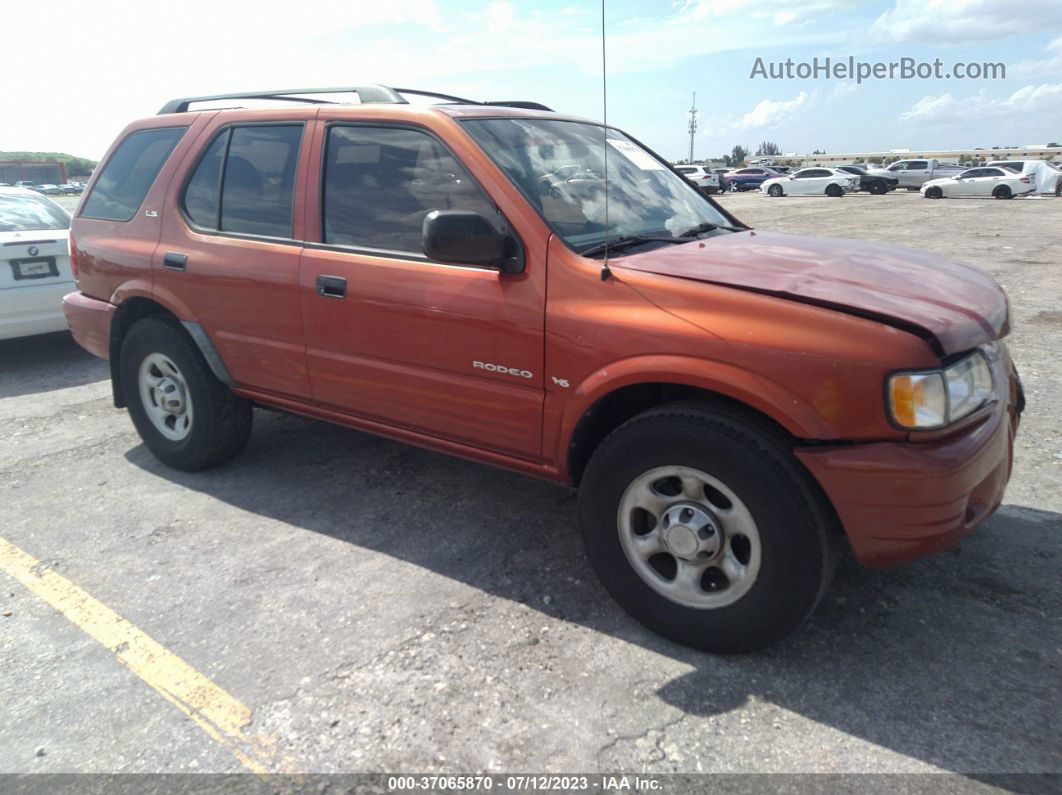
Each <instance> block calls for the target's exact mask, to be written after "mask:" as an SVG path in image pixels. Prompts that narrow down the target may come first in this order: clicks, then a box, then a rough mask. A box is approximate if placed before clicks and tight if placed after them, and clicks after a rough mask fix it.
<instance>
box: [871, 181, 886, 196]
mask: <svg viewBox="0 0 1062 795" xmlns="http://www.w3.org/2000/svg"><path fill="white" fill-rule="evenodd" d="M868 190H869V191H870V193H871V194H873V195H874V196H884V195H885V194H886V193H888V192H889V188H888V186H887V185H886V184H885V183H884V182H874V183H872V184H871V186H870V188H868Z"/></svg>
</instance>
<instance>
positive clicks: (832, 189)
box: [826, 185, 844, 198]
mask: <svg viewBox="0 0 1062 795" xmlns="http://www.w3.org/2000/svg"><path fill="white" fill-rule="evenodd" d="M826 195H827V196H832V197H833V198H837V197H838V196H844V191H843V190H841V186H840V185H827V186H826Z"/></svg>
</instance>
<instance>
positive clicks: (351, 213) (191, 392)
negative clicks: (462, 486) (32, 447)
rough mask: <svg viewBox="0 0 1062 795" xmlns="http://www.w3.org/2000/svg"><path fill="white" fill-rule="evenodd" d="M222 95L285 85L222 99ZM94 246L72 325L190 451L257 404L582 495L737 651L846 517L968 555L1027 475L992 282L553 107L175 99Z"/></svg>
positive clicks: (84, 212) (858, 548)
mask: <svg viewBox="0 0 1062 795" xmlns="http://www.w3.org/2000/svg"><path fill="white" fill-rule="evenodd" d="M340 92H352V93H354V94H356V95H357V97H358V99H359V102H357V103H354V102H341V101H327V100H326V98H327V97H329V96H331V97H336V96H337V95H338V94H339V93H340ZM411 94H416V95H422V96H427V97H428V98H430V99H432V100H435V104H427V103H423V102H422V103H421V104H410V103H408V102H407V101H406V99H405V96H408V95H411ZM219 99H220V100H226V101H229V103H230V104H231V101H232V100H234V99H235V100H239V99H256V100H277V101H275V102H261V103H259V104H264V105H266V106H267V107H266V108H265V109H243V108H238V109H231V108H230V109H221V110H219V109H204V110H198V111H195V110H191V109H190V107H191V106H192V105H194V104H196V103H202V102H203V101H205V100H219ZM71 250H72V261H73V266H74V269H75V274H76V277H77V279H78V292H74V293H71V294H70V295H68V296H66V298H65V299H64V305H65V309H66V314H67V318H68V320H69V324H70V328H71V330H72V331H73V334H74V336H75V337H76V339H77V340H78V342H80V343H81V345H83V346H84V347H85V348H87V349H88V350H89V351H91V352H92V353H94V354H96V355H98V356H101V357H103V358H106V359H109V360H110V363H111V378H112V383H113V390H114V402H115V405H116V406H119V407H122V406H124V407H127V408H128V410H129V413H130V415H131V417H132V420H133V423H134V424H135V425H136V428H137V430H138V431H139V433H140V435H141V437H142V438H143V440H144V443H145V444H146V445H147V447H148V448H149V449H150V450H151V451H152V452H153V453H154V454H155V455H156V456H157V457H158V458H159V459H161V460H162V461H163V462H165V463H166V464H169V465H170V466H173V467H176V468H178V469H186V470H195V469H202V468H204V467H210V466H216V465H217V464H220V463H222V462H223V461H226V460H227V459H229V458H231V457H232V456H234V455H236V453H237V452H239V450H240V449H241V448H242V447H243V445H244V444H245V442H246V441H247V437H248V434H249V433H250V432H251V420H252V407H253V406H254V404H256V403H257V404H262V405H268V406H271V407H274V408H279V409H284V410H287V411H291V412H295V413H298V414H303V415H306V416H310V417H316V418H319V419H323V420H328V421H331V422H335V423H339V424H342V425H347V426H350V427H353V428H358V429H361V430H365V431H370V432H372V433H378V434H382V435H385V436H389V437H392V438H395V439H399V440H402V441H405V442H409V443H412V444H417V445H421V446H424V447H429V448H432V449H436V450H442V451H444V452H448V453H452V454H454V455H458V456H463V457H465V458H470V459H474V460H476V461H481V462H484V463H488V464H493V465H496V466H502V467H506V468H509V469H512V470H516V471H518V472H523V473H526V474H528V475H534V476H537V477H541V478H547V479H549V480H554V481H559V482H562V483H568V484H572V485H575V486H578V487H579V489H580V507H579V512H580V519H581V525H582V533H583V536H584V540H585V545H586V549H587V553H588V556H589V558H590V561H591V563H592V564H593V566H594V568H595V569H596V571H597V573H598V574H599V576H600V577H601V580H602V582H603V583H604V585H605V587H606V588H607V589H608V590H609V592H610V593H611V594H612V595H613V597H614V598H615V599H616V600H617V601H618V602H619V603H620V604H621V605H622V606H623V607H624V608H625V609H626V610H628V611H629V612H630V613H631V614H632V615H633V616H634V617H635V618H637V619H638V620H639V621H641V622H643V623H644V624H645V625H647V626H648V627H650V628H651V629H653V630H655V631H656V632H658V633H660V634H662V635H664V636H666V637H668V638H671V639H673V640H676V641H678V642H680V643H685V644H688V645H691V646H695V647H698V648H702V649H706V650H710V651H715V652H734V651H743V650H750V649H755V648H759V647H762V646H765V645H767V644H769V643H772V642H774V641H777V640H779V639H780V638H782V637H784V636H786V635H787V634H788V633H790V632H791V631H792V630H793V629H794V628H796V627H797V626H798V625H799V624H800V622H801V621H802V620H803V619H804V618H805V617H806V616H807V615H808V614H809V613H810V612H811V610H812V609H813V608H814V606H815V604H816V603H817V601H818V600H819V598H820V597H821V596H822V594H823V592H824V590H825V589H826V586H827V585H828V583H829V580H830V577H831V574H832V570H833V565H834V559H835V554H836V550H837V548H838V545H839V543H841V541H842V539H843V538H845V537H846V538H847V540H848V542H849V543H850V545H851V547H852V549H853V551H854V553H855V556H856V557H857V558H858V559H859V560H860V561H861V562H863V563H864V564H866V565H870V566H885V565H891V564H897V563H903V562H907V561H911V560H913V559H916V558H919V557H923V556H925V555H929V554H931V553H934V552H936V551H938V550H942V549H947V548H949V547H952V546H954V545H955V544H957V543H958V542H959V540H960V539H961V538H963V537H964V536H965V535H967V534H968V533H969V532H970V531H971V530H972V529H973V528H974V526H975V525H977V524H978V523H979V522H980V521H981V520H983V519H984V518H985V517H986V516H988V515H989V514H991V513H992V511H994V510H995V509H996V507H997V506H998V505H999V503H1000V500H1001V498H1002V494H1003V489H1004V487H1005V485H1006V483H1007V479H1008V477H1009V475H1010V471H1011V454H1012V447H1013V438H1014V433H1015V430H1016V428H1017V424H1018V416H1019V414H1020V412H1021V408H1022V401H1023V398H1022V396H1021V388H1020V384H1019V381H1018V377H1017V374H1016V372H1015V370H1014V367H1013V365H1012V364H1011V361H1010V358H1009V356H1008V353H1007V349H1006V347H1005V346H1004V344H1003V343H1002V342H1001V339H1002V338H1003V337H1004V336H1005V335H1006V334H1007V331H1008V304H1007V299H1006V297H1005V295H1004V293H1003V292H1002V290H1001V289H1000V288H999V286H998V285H997V284H996V283H995V282H994V281H993V280H992V279H991V278H989V277H988V276H987V275H985V274H984V273H982V272H981V271H979V270H976V269H975V268H972V267H969V266H966V265H960V264H957V263H954V262H950V261H948V260H946V259H942V258H940V257H936V256H932V255H929V254H926V253H924V252H921V251H916V250H912V249H900V248H891V247H885V246H879V245H875V244H871V243H866V242H861V241H855V240H841V239H816V238H807V237H798V236H795V235H789V234H779V233H773V232H759V231H754V230H752V229H750V228H749V227H748V226H746V225H744V224H742V223H741V222H740V221H738V220H737V219H736V218H734V217H733V216H732V215H730V214H729V213H728V212H726V210H724V209H723V208H722V207H720V206H719V205H718V204H716V203H715V202H714V201H713V200H712V199H710V198H708V197H706V196H705V195H703V194H702V193H701V192H700V191H699V190H698V189H697V188H696V187H695V186H693V185H692V184H691V183H690V182H688V181H687V180H686V179H685V178H683V176H682V175H680V174H679V173H677V172H676V171H675V170H674V169H673V168H671V166H670V165H668V163H667V162H666V161H664V160H663V159H662V158H660V157H659V156H658V155H656V154H655V153H653V152H652V151H650V150H648V149H647V148H645V147H644V146H642V145H641V144H640V143H639V142H638V141H637V140H635V139H634V138H632V137H631V136H629V135H627V134H625V133H623V132H621V131H619V130H617V129H614V128H611V127H606V126H603V125H601V124H597V123H595V122H592V121H587V120H584V119H579V118H574V117H570V116H565V115H561V114H559V113H554V112H552V111H550V110H549V109H548V108H546V107H543V106H541V105H537V104H535V103H530V102H486V103H481V102H474V101H471V100H465V99H460V98H458V97H450V96H446V95H437V94H431V93H430V92H422V91H413V90H408V89H390V88H386V87H383V86H360V87H355V88H351V89H298V90H294V91H285V92H259V93H255V94H239V95H224V96H219V97H194V98H188V99H179V100H174V101H172V102H170V103H168V104H167V105H165V106H164V107H163V108H162V111H161V112H160V114H159V115H158V116H155V117H153V118H150V119H145V120H142V121H137V122H134V123H133V124H131V125H130V126H129V127H127V128H126V129H125V131H123V132H122V134H121V135H120V136H119V137H118V140H117V141H116V142H115V143H114V145H113V146H112V147H111V149H110V151H109V152H108V153H107V155H106V158H105V159H104V161H103V164H102V166H100V167H99V168H98V169H97V171H96V174H95V176H94V177H93V180H92V183H91V184H90V186H89V188H88V190H87V191H86V193H85V195H84V197H83V199H82V201H81V203H80V206H79V208H78V210H77V213H76V218H75V220H74V222H73V228H72V235H71Z"/></svg>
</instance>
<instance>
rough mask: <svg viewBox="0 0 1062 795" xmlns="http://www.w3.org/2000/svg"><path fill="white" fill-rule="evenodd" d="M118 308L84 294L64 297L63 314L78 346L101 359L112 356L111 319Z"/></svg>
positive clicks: (69, 294)
mask: <svg viewBox="0 0 1062 795" xmlns="http://www.w3.org/2000/svg"><path fill="white" fill-rule="evenodd" d="M116 308H117V307H115V306H114V304H109V303H107V302H106V301H100V300H98V299H96V298H89V297H88V296H87V295H85V294H84V293H78V292H74V293H67V294H66V295H64V296H63V312H64V313H65V314H66V322H67V324H68V325H69V326H70V333H71V334H73V335H74V339H75V340H76V341H77V343H78V345H80V346H81V347H82V348H84V349H85V350H87V351H88V352H89V353H92V354H95V355H96V356H99V357H100V358H101V359H109V358H110V355H111V319H112V318H113V316H114V311H115V309H116Z"/></svg>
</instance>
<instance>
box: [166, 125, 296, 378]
mask: <svg viewBox="0 0 1062 795" xmlns="http://www.w3.org/2000/svg"><path fill="white" fill-rule="evenodd" d="M313 114H314V111H309V112H298V111H296V112H291V117H290V118H285V119H284V120H269V121H256V122H253V123H247V122H234V123H226V120H225V118H224V116H223V115H222V116H219V118H218V119H217V120H216V121H215V123H214V124H212V125H211V127H210V128H209V129H208V130H207V131H206V132H205V133H204V135H203V136H202V137H201V139H200V143H199V145H198V146H197V148H196V151H197V152H198V155H197V156H195V157H190V158H189V162H188V163H185V164H184V169H183V173H182V176H181V178H180V179H181V181H180V182H179V188H178V190H176V191H171V196H172V195H174V194H176V198H175V199H171V204H170V205H169V206H167V208H166V219H165V230H166V231H165V233H164V234H163V237H162V243H161V245H160V246H159V249H158V251H157V252H156V254H155V292H156V294H157V295H158V297H159V299H160V300H161V301H163V302H164V303H167V304H169V305H170V306H172V307H174V308H175V311H177V312H178V314H179V316H180V317H181V319H182V320H192V321H196V322H199V323H201V324H202V325H203V327H204V328H205V330H206V332H207V334H208V335H209V336H210V338H211V340H212V341H213V342H214V345H215V346H216V347H217V349H218V351H219V353H220V354H221V358H222V359H223V360H224V362H225V365H226V367H227V368H228V370H229V372H230V374H231V375H232V377H233V379H234V380H235V381H236V384H237V385H238V386H240V387H244V388H247V389H253V390H258V391H263V392H269V393H274V394H277V395H286V396H293V397H297V398H303V399H306V398H309V396H310V385H309V380H308V378H307V373H306V354H305V341H304V338H303V332H302V318H301V315H300V309H299V298H298V267H299V253H300V251H301V249H302V243H301V238H302V237H303V233H302V213H301V212H296V211H295V208H296V207H299V206H301V205H300V204H299V203H298V200H299V197H301V191H300V190H299V187H298V183H299V180H300V179H302V178H303V177H304V176H305V170H306V164H305V162H303V161H304V160H305V157H306V156H307V151H306V147H304V145H303V138H304V135H305V131H306V127H307V121H308V120H309V119H311V118H313Z"/></svg>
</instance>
